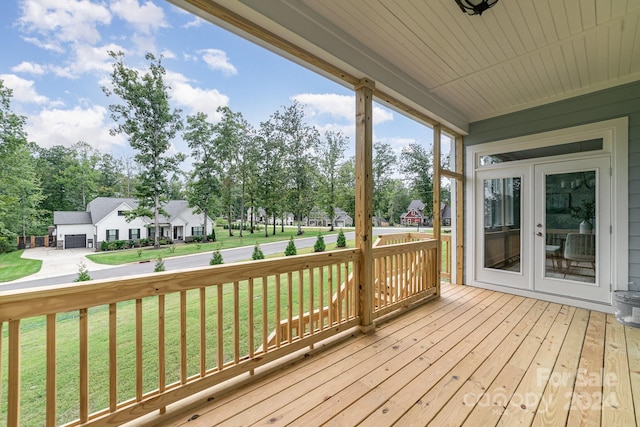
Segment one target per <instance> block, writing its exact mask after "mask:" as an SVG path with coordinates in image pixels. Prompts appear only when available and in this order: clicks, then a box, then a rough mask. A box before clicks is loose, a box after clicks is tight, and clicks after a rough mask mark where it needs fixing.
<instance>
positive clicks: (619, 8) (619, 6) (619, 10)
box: [611, 0, 640, 18]
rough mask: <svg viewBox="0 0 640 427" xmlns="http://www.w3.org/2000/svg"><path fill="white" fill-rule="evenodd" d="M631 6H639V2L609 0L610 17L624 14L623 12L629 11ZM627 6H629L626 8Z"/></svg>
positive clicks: (634, 0)
mask: <svg viewBox="0 0 640 427" xmlns="http://www.w3.org/2000/svg"><path fill="white" fill-rule="evenodd" d="M632 6H635V7H636V8H640V2H637V1H636V0H630V2H628V1H627V0H611V17H612V18H620V17H621V16H624V14H625V13H627V12H628V11H629V12H630V11H631V8H632ZM627 7H628V8H629V9H628V10H627Z"/></svg>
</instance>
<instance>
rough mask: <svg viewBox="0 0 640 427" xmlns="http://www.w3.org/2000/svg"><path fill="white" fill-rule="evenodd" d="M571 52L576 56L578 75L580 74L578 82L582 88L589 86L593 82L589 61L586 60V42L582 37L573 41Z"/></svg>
mask: <svg viewBox="0 0 640 427" xmlns="http://www.w3.org/2000/svg"><path fill="white" fill-rule="evenodd" d="M572 44H573V51H574V53H575V55H576V64H577V66H578V73H579V74H580V82H581V83H582V85H583V86H591V85H592V84H593V80H592V77H591V73H590V69H589V60H588V58H587V41H586V39H585V38H584V37H580V38H576V39H574V40H573V43H572Z"/></svg>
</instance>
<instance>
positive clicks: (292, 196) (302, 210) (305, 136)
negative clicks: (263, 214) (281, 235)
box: [273, 102, 320, 234]
mask: <svg viewBox="0 0 640 427" xmlns="http://www.w3.org/2000/svg"><path fill="white" fill-rule="evenodd" d="M273 121H274V126H275V129H276V132H277V133H278V134H279V138H280V139H281V140H282V141H283V143H284V147H285V156H286V172H287V175H286V176H287V180H288V183H287V184H288V185H287V190H288V191H287V195H288V197H287V201H288V203H287V206H288V207H289V208H290V209H291V211H292V212H293V214H294V215H295V216H296V219H297V221H298V234H302V218H303V216H304V215H308V213H309V212H310V211H311V208H313V206H314V204H315V191H314V190H315V188H314V187H315V186H314V184H315V183H314V181H315V174H316V170H317V166H316V165H317V159H316V157H315V152H316V151H317V149H318V146H319V142H320V136H319V134H318V131H317V130H316V129H315V128H314V127H312V126H309V125H307V124H305V123H304V109H303V107H302V104H300V103H299V102H293V104H291V105H290V106H289V107H284V108H283V110H282V111H277V112H276V113H275V114H274V115H273Z"/></svg>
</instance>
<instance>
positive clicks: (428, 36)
mask: <svg viewBox="0 0 640 427" xmlns="http://www.w3.org/2000/svg"><path fill="white" fill-rule="evenodd" d="M170 1H172V2H173V3H176V4H177V5H179V6H181V7H184V8H186V9H188V10H191V11H192V12H194V13H196V14H198V15H199V16H201V17H203V18H205V19H208V20H210V21H212V22H214V23H216V24H218V25H220V26H222V27H225V28H227V29H230V30H231V31H233V32H236V33H239V34H240V35H242V36H243V37H245V38H249V39H251V40H254V41H256V42H257V43H259V44H261V45H263V46H265V47H266V48H268V49H270V50H274V51H276V52H278V53H280V54H283V55H284V56H286V57H288V58H291V59H293V60H294V61H296V62H298V63H300V64H301V65H303V66H306V67H308V68H311V69H314V70H316V71H320V72H321V73H322V74H325V75H327V76H329V77H330V78H332V79H334V80H336V81H339V82H340V83H342V84H345V85H346V86H348V87H352V85H353V82H352V80H353V78H356V79H361V78H364V77H368V78H371V79H373V80H374V81H375V82H376V88H377V89H380V91H381V93H385V94H388V95H390V96H392V97H394V98H396V99H398V100H399V101H402V102H403V103H405V104H406V105H408V106H409V107H411V108H413V109H415V110H416V111H418V112H419V113H421V114H424V115H425V116H428V117H431V118H433V119H434V120H438V121H440V122H442V123H443V124H445V125H447V126H449V127H451V128H452V129H453V130H455V131H459V132H462V133H465V132H466V131H467V130H468V123H469V122H473V121H477V120H482V119H486V118H490V117H494V116H498V115H501V114H505V113H509V112H513V111H517V110H521V109H525V108H529V107H532V106H537V105H543V104H546V103H549V102H553V101H557V100H560V99H564V98H570V97H573V96H577V95H580V94H584V93H589V92H592V91H596V90H600V89H604V88H608V87H612V86H616V85H619V84H623V83H628V82H631V81H636V80H638V79H640V30H638V28H639V27H640V25H639V24H640V2H638V1H630V0H629V1H627V0H597V1H596V0H580V1H579V0H561V1H558V0H535V1H531V0H500V1H499V2H498V4H496V5H495V6H494V7H493V8H492V9H489V10H488V11H486V12H485V13H484V14H483V15H482V16H467V15H465V14H463V13H462V12H461V11H460V9H459V8H458V6H457V5H456V4H455V2H454V0H429V1H408V0H348V1H344V0H323V1H317V0H269V1H264V0H218V1H216V2H213V1H210V0H170ZM220 7H221V8H222V10H224V9H227V10H228V11H230V12H232V16H231V19H229V15H226V16H222V15H225V14H224V13H223V14H220V13H219V12H220V10H221V9H220ZM238 18H239V19H238ZM240 21H243V22H244V23H245V24H246V23H249V24H250V25H251V26H253V29H250V28H248V27H247V26H246V25H244V24H241V25H239V23H240ZM256 29H258V30H257V31H256ZM262 30H266V32H267V33H268V35H267V36H266V37H265V32H263V31H262ZM273 36H276V38H278V37H279V38H281V39H284V40H286V41H287V42H290V43H292V44H293V45H295V46H297V47H298V48H302V49H303V50H304V51H305V52H307V53H309V54H311V55H312V56H313V57H314V58H315V59H320V60H322V61H324V62H325V63H327V64H330V65H331V66H333V67H336V69H338V70H340V71H341V72H342V73H341V72H337V73H336V72H335V70H334V71H331V70H327V67H324V66H322V65H318V62H317V61H315V60H314V59H312V62H313V64H310V63H309V62H307V61H309V57H306V58H303V57H301V55H300V54H299V53H296V52H294V51H292V50H291V49H286V48H285V49H283V48H282V47H274V46H273V45H272V43H273Z"/></svg>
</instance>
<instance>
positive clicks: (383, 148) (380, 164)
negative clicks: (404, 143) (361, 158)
mask: <svg viewBox="0 0 640 427" xmlns="http://www.w3.org/2000/svg"><path fill="white" fill-rule="evenodd" d="M396 164H397V159H396V155H395V154H394V153H393V149H392V148H391V145H389V144H384V143H381V142H376V143H375V144H373V165H372V169H373V213H374V215H375V216H377V217H383V216H384V215H385V213H386V212H387V211H388V207H389V197H390V195H391V175H392V172H393V169H394V167H395V166H396ZM374 225H375V224H374Z"/></svg>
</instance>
